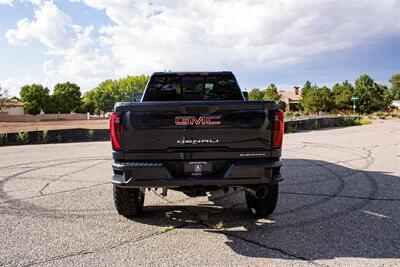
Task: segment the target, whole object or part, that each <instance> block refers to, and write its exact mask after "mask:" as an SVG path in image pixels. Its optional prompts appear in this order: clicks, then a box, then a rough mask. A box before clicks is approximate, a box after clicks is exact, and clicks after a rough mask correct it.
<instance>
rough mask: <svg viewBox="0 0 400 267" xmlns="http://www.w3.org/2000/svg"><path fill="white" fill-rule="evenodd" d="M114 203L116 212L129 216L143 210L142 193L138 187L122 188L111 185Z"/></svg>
mask: <svg viewBox="0 0 400 267" xmlns="http://www.w3.org/2000/svg"><path fill="white" fill-rule="evenodd" d="M113 195H114V204H115V208H116V209H117V211H118V213H119V214H121V215H123V216H125V217H131V216H136V215H139V214H141V213H142V212H143V204H144V193H143V192H141V191H140V189H138V188H123V187H119V186H117V185H113Z"/></svg>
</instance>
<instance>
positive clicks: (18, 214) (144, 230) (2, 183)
mask: <svg viewBox="0 0 400 267" xmlns="http://www.w3.org/2000/svg"><path fill="white" fill-rule="evenodd" d="M283 163H284V167H283V168H282V173H283V175H284V178H285V180H284V182H282V184H281V187H280V190H281V193H280V198H279V202H278V206H277V209H276V210H275V212H274V213H273V214H272V215H271V216H270V217H268V218H266V219H258V220H257V219H254V218H252V217H251V216H250V215H249V214H248V212H247V209H246V205H245V200H244V194H243V192H241V191H240V190H238V191H233V190H231V191H229V192H228V193H227V194H224V193H222V192H213V193H212V194H209V195H208V196H207V197H197V198H189V197H186V196H185V195H184V194H182V193H179V192H174V191H171V190H170V191H168V196H167V197H162V196H161V195H160V193H161V191H160V190H159V191H158V192H156V191H154V190H153V191H150V192H147V191H146V200H145V214H144V215H143V216H142V217H141V218H136V219H131V220H130V219H126V218H124V217H122V216H119V215H118V214H117V213H116V211H115V209H114V204H113V199H112V186H111V183H110V180H111V175H112V169H111V146H110V144H109V143H108V142H92V143H70V144H52V145H27V146H10V147H0V266H1V265H5V266H14V265H26V266H30V265H40V266H53V265H85V266H87V265H95V266H110V265H115V266H121V265H146V266H154V265H162V266H172V265H173V266H177V265H178V266H193V265H196V266H227V265H229V266H248V265H252V266H254V265H256V266H277V265H279V266H293V265H295V266H308V265H318V266H399V265H400V122H399V121H398V120H392V121H386V122H375V123H374V124H372V125H366V126H357V127H348V128H337V129H327V130H317V131H310V132H301V133H295V134H288V135H285V140H284V152H283Z"/></svg>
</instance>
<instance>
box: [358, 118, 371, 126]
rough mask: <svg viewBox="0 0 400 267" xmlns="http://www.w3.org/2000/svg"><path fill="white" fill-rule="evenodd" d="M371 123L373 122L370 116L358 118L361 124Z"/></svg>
mask: <svg viewBox="0 0 400 267" xmlns="http://www.w3.org/2000/svg"><path fill="white" fill-rule="evenodd" d="M370 123H371V120H370V119H369V118H368V117H362V118H361V119H359V120H358V124H359V125H367V124H370Z"/></svg>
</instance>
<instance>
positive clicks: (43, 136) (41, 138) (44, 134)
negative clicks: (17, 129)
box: [39, 130, 49, 144]
mask: <svg viewBox="0 0 400 267" xmlns="http://www.w3.org/2000/svg"><path fill="white" fill-rule="evenodd" d="M48 139H49V132H48V131H47V130H43V131H42V132H41V133H40V135H39V143H41V144H46V143H47V141H48Z"/></svg>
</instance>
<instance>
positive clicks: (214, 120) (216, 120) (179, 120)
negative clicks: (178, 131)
mask: <svg viewBox="0 0 400 267" xmlns="http://www.w3.org/2000/svg"><path fill="white" fill-rule="evenodd" d="M220 119H221V116H200V117H198V118H196V117H194V116H177V117H175V125H220V124H221V121H220Z"/></svg>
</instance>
